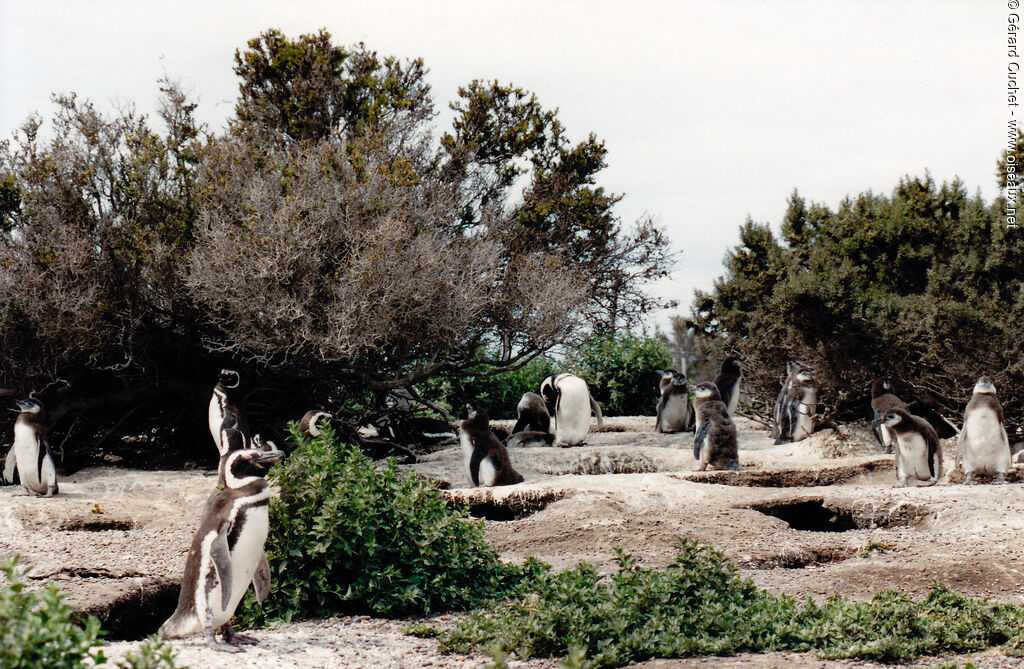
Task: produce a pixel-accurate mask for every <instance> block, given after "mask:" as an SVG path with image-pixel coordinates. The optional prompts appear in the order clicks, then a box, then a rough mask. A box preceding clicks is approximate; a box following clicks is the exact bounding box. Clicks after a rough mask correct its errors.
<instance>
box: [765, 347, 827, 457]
mask: <svg viewBox="0 0 1024 669" xmlns="http://www.w3.org/2000/svg"><path fill="white" fill-rule="evenodd" d="M786 372H787V376H786V381H785V383H783V384H782V390H781V391H780V392H779V396H778V398H776V400H775V411H774V413H773V417H774V419H775V420H774V424H773V425H772V436H773V437H775V443H776V444H786V443H790V442H794V441H801V440H802V439H806V438H807V437H809V436H811V434H812V433H813V432H814V411H815V409H816V408H817V405H818V387H817V386H816V385H815V383H814V375H813V374H812V373H811V370H810V369H808V368H807V367H805V366H803V365H801V364H800V363H798V362H793V361H790V362H789V363H788V364H787V365H786Z"/></svg>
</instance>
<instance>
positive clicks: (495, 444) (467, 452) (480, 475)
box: [459, 405, 523, 487]
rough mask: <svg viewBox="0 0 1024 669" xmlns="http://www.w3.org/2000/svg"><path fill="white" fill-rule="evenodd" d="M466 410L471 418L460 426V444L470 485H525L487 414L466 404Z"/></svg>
mask: <svg viewBox="0 0 1024 669" xmlns="http://www.w3.org/2000/svg"><path fill="white" fill-rule="evenodd" d="M466 410H467V411H468V413H469V417H468V418H467V419H466V420H464V421H462V424H460V425H459V443H460V444H461V445H462V461H463V464H464V465H465V467H466V476H468V477H469V481H470V483H471V484H472V485H473V486H480V487H491V486H499V485H512V484H515V483H522V481H523V477H522V476H521V475H520V474H519V472H517V471H516V470H515V469H513V468H512V462H511V461H510V460H509V459H508V451H507V450H506V449H505V446H504V445H502V443H501V442H500V441H498V438H497V437H495V436H494V433H492V432H491V429H490V420H489V419H488V417H487V412H485V411H484V410H483V409H479V408H476V409H474V408H473V407H472V406H471V405H466Z"/></svg>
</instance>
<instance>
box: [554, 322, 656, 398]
mask: <svg viewBox="0 0 1024 669" xmlns="http://www.w3.org/2000/svg"><path fill="white" fill-rule="evenodd" d="M671 366H672V355H671V354H670V353H669V350H668V347H667V346H666V345H665V343H664V342H663V341H661V340H660V339H657V338H655V337H648V336H647V334H646V333H641V334H639V335H638V334H635V333H633V332H626V333H623V334H620V335H617V336H612V337H599V338H596V339H592V340H590V341H588V342H587V343H585V344H584V345H583V347H582V348H581V349H580V350H579V352H578V353H577V355H576V358H575V364H574V367H575V368H576V370H577V372H576V373H578V374H579V375H580V376H582V377H583V378H584V379H586V381H587V385H589V386H590V393H591V395H593V396H594V399H595V400H597V402H598V403H599V404H600V405H601V410H602V412H604V413H605V414H607V415H609V416H653V415H654V413H655V409H656V408H657V406H658V381H659V379H660V378H661V377H660V375H659V374H658V370H661V369H665V368H667V367H671Z"/></svg>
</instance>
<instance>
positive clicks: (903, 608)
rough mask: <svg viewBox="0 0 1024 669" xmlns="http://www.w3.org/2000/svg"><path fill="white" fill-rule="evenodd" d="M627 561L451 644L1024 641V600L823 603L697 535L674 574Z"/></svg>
mask: <svg viewBox="0 0 1024 669" xmlns="http://www.w3.org/2000/svg"><path fill="white" fill-rule="evenodd" d="M618 560H619V570H618V572H617V573H616V574H615V575H613V576H611V577H610V578H609V577H603V576H601V575H600V574H599V573H598V572H597V570H596V569H595V568H594V567H593V566H591V565H587V564H580V565H578V566H577V567H575V568H574V569H570V570H568V571H565V572H561V573H557V574H555V573H550V572H547V573H542V574H538V575H537V577H536V579H535V581H534V583H533V586H532V589H531V590H530V592H529V593H528V594H525V595H523V596H522V597H520V598H519V599H517V600H515V601H511V602H506V603H503V604H502V605H500V606H496V607H493V608H490V609H488V610H484V611H478V612H475V613H474V614H473V615H472V616H471V617H470V618H469V619H468V620H467V621H465V622H463V623H461V624H460V625H459V626H458V627H456V628H454V629H453V630H450V631H448V632H445V633H443V634H442V635H441V641H440V645H441V648H442V650H445V651H463V652H464V651H468V650H471V649H486V648H501V649H503V650H505V651H514V652H515V653H516V654H517V655H518V656H519V657H523V658H528V657H537V656H543V657H547V656H560V655H562V656H564V655H567V654H569V653H570V652H571V651H572V652H573V653H574V655H575V656H576V660H577V661H578V662H579V663H580V664H581V665H582V666H589V667H615V666H622V665H624V664H628V663H630V662H635V661H641V660H645V659H648V658H672V657H684V656H689V655H727V654H731V653H736V652H740V651H750V652H767V651H782V650H789V651H807V650H817V651H818V652H819V653H820V654H821V655H822V656H823V657H826V658H862V659H871V660H878V661H883V662H895V661H906V660H910V659H913V658H915V657H918V656H920V655H933V654H938V653H944V652H953V653H965V652H973V651H977V650H981V649H983V648H986V647H988V646H992V645H998V644H1004V643H1005V644H1006V646H1005V650H1006V651H1007V652H1009V653H1012V654H1016V653H1017V649H1018V648H1022V647H1024V646H1022V645H1021V642H1024V611H1022V609H1021V608H1019V607H1016V606H1014V605H1011V604H1005V603H998V602H991V601H989V600H977V599H968V598H966V597H963V596H961V595H958V594H956V593H953V592H950V591H949V590H947V589H945V588H944V587H941V586H934V587H933V588H932V590H931V592H930V593H929V594H928V596H927V597H926V598H925V599H923V600H921V601H914V600H912V599H910V598H909V597H907V596H906V595H903V594H901V593H898V592H896V591H884V592H881V593H879V594H878V595H876V596H875V598H874V599H872V600H871V601H870V602H852V601H850V600H848V599H845V598H843V597H838V596H837V597H833V598H831V599H829V600H828V602H826V603H825V604H823V605H820V606H819V605H816V604H815V603H814V602H813V601H811V600H806V601H804V602H798V601H797V600H795V599H793V598H791V597H786V596H782V595H776V594H773V593H769V592H768V591H766V590H762V589H760V588H757V587H756V586H755V585H754V584H753V583H752V582H751V581H749V580H747V579H743V578H740V577H739V576H738V574H737V573H736V569H735V567H734V566H733V565H732V564H731V563H730V562H729V561H728V560H727V559H726V558H725V557H724V556H723V555H722V554H721V553H719V552H718V551H716V550H714V549H712V548H709V547H705V546H699V545H698V544H697V543H696V542H693V541H689V540H684V541H683V545H682V550H681V551H680V554H679V556H678V557H677V558H676V561H675V562H674V563H673V564H672V565H670V566H669V567H668V568H667V569H665V570H663V571H655V570H649V569H641V568H639V567H637V566H636V564H635V562H634V560H633V559H632V558H631V557H629V556H628V555H624V554H622V553H621V552H620V553H619V558H618ZM1007 642H1009V643H1007ZM573 649H577V650H575V651H573ZM578 649H583V651H584V652H583V653H582V655H581V653H580V651H579V650H578ZM584 658H585V659H584Z"/></svg>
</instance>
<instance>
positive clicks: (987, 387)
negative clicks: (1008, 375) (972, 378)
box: [974, 376, 996, 395]
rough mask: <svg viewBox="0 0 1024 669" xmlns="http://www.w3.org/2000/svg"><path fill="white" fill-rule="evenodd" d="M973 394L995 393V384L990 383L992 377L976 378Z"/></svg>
mask: <svg viewBox="0 0 1024 669" xmlns="http://www.w3.org/2000/svg"><path fill="white" fill-rule="evenodd" d="M974 394H976V395H995V394H996V385H995V384H994V383H992V379H990V378H988V377H987V376H983V377H981V378H980V379H978V382H977V383H975V384H974Z"/></svg>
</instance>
